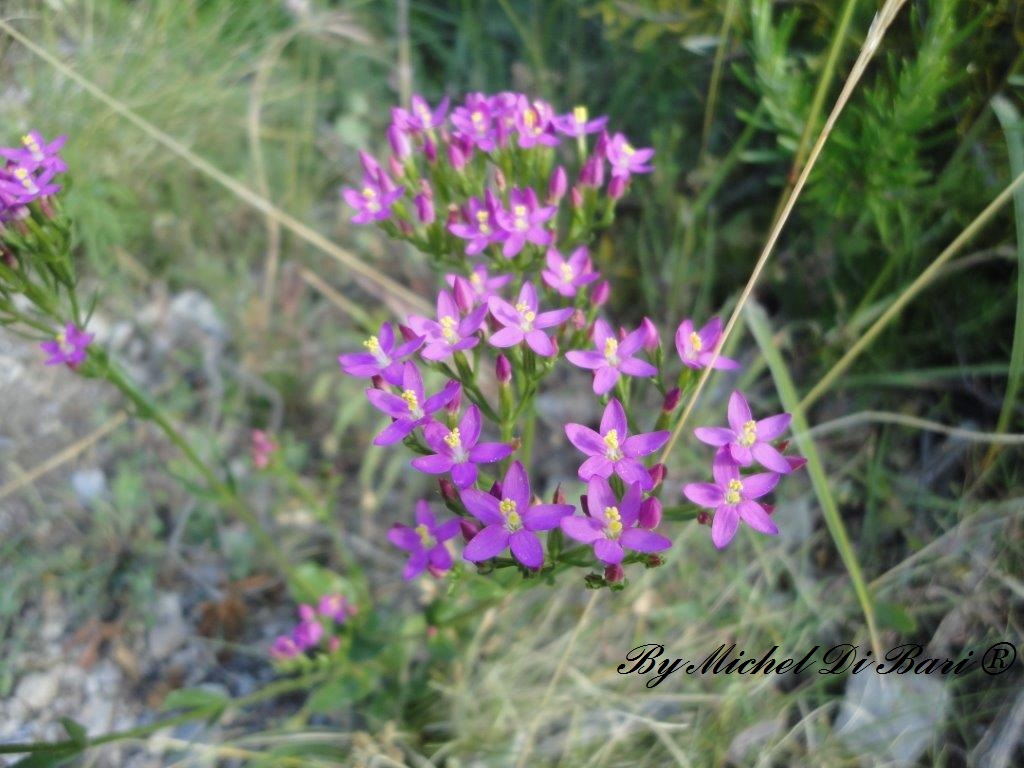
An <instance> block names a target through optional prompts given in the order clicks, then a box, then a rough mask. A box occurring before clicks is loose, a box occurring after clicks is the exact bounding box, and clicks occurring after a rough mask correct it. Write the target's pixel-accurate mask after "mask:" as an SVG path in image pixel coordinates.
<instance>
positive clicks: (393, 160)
mask: <svg viewBox="0 0 1024 768" xmlns="http://www.w3.org/2000/svg"><path fill="white" fill-rule="evenodd" d="M388 168H390V169H391V174H392V175H393V176H394V177H395V178H396V179H400V178H402V177H403V176H405V168H403V167H402V164H401V163H400V162H399V161H398V158H397V157H395V156H394V155H391V156H390V157H388Z"/></svg>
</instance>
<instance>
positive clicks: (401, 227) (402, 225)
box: [398, 219, 412, 237]
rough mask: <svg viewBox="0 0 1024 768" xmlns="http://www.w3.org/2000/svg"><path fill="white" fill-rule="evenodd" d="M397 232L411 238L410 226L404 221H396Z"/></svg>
mask: <svg viewBox="0 0 1024 768" xmlns="http://www.w3.org/2000/svg"><path fill="white" fill-rule="evenodd" d="M398 231H399V232H401V233H402V234H403V235H405V236H406V237H411V236H412V224H410V223H409V222H408V221H406V220H405V219H399V220H398Z"/></svg>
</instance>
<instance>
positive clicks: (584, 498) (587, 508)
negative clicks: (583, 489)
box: [580, 493, 590, 515]
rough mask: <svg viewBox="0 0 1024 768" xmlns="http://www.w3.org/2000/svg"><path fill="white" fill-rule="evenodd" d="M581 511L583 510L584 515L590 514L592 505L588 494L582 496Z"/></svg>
mask: <svg viewBox="0 0 1024 768" xmlns="http://www.w3.org/2000/svg"><path fill="white" fill-rule="evenodd" d="M580 509H582V510H583V514H584V515H589V514H590V504H589V503H588V501H587V494H585V493H584V494H583V495H582V496H580Z"/></svg>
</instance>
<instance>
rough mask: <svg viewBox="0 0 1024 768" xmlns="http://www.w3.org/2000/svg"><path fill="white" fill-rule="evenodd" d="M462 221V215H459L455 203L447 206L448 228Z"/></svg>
mask: <svg viewBox="0 0 1024 768" xmlns="http://www.w3.org/2000/svg"><path fill="white" fill-rule="evenodd" d="M460 221H462V214H460V213H459V207H458V206H457V205H456V204H455V203H449V204H448V226H449V227H450V226H451V225H452V224H458V223H459V222H460Z"/></svg>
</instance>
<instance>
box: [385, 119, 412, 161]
mask: <svg viewBox="0 0 1024 768" xmlns="http://www.w3.org/2000/svg"><path fill="white" fill-rule="evenodd" d="M388 144H389V145H390V146H391V151H392V152H393V153H394V156H395V157H396V158H398V159H399V160H403V161H404V160H406V159H408V157H409V155H411V154H412V145H411V144H410V143H409V136H408V135H407V134H406V132H405V131H403V130H402V129H401V128H399V127H398V126H397V125H395V124H394V123H392V124H391V127H390V128H388Z"/></svg>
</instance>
